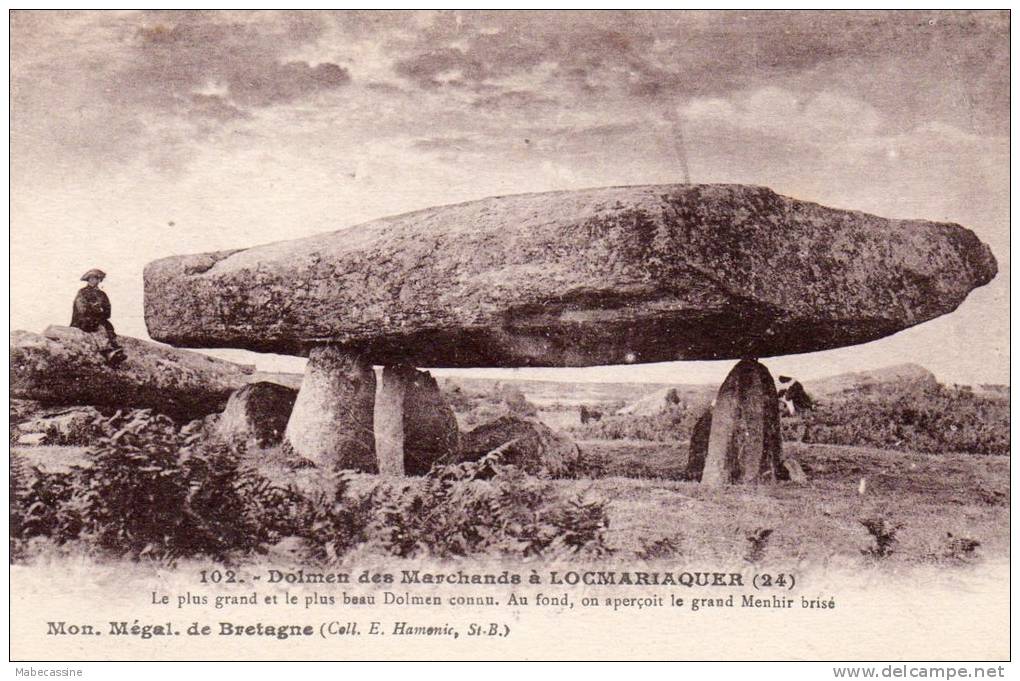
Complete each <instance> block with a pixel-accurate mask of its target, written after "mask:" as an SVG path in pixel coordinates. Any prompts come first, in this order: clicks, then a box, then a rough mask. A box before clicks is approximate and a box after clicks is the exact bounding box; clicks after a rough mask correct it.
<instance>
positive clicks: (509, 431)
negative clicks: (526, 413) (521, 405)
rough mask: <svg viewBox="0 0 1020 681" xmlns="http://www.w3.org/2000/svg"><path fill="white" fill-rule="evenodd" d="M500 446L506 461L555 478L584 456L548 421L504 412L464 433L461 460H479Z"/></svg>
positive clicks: (526, 470)
mask: <svg viewBox="0 0 1020 681" xmlns="http://www.w3.org/2000/svg"><path fill="white" fill-rule="evenodd" d="M496 449H500V461H501V462H502V463H505V464H513V465H515V466H517V467H519V468H521V469H522V470H524V471H525V472H527V473H532V474H535V475H542V476H547V477H553V478H555V477H560V476H563V475H565V474H566V473H567V472H568V470H569V468H570V466H571V464H574V463H576V462H577V461H578V460H579V459H580V456H581V450H580V449H579V448H578V446H577V445H576V444H575V443H574V441H573V440H571V439H570V438H569V437H567V436H566V435H564V434H562V433H558V432H556V431H554V430H553V429H551V428H549V426H547V425H545V424H544V423H542V422H540V421H538V420H536V419H525V418H520V417H517V416H502V417H500V418H498V419H496V420H495V421H490V422H489V423H484V424H482V425H480V426H478V427H477V428H474V429H473V430H470V431H468V432H467V433H464V434H462V435H461V451H460V455H459V456H458V458H457V461H477V460H479V459H481V458H482V457H484V456H485V455H486V454H488V453H490V452H492V451H494V450H496Z"/></svg>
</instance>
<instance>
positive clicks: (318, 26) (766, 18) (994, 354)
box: [10, 11, 1009, 384]
mask: <svg viewBox="0 0 1020 681" xmlns="http://www.w3.org/2000/svg"><path fill="white" fill-rule="evenodd" d="M10 27H11V33H10V45H11V115H10V135H11V145H10V150H11V325H12V328H16V329H28V330H32V331H41V330H42V329H43V328H45V327H46V326H47V325H49V324H54V323H59V324H66V323H68V321H69V317H70V311H71V301H72V300H73V298H74V294H75V292H76V290H77V289H78V287H79V286H80V282H79V281H78V278H79V277H80V275H81V274H82V273H83V272H84V271H86V270H87V269H89V268H92V267H99V268H101V269H103V270H105V271H106V272H107V273H108V278H107V279H106V281H105V282H104V288H105V289H106V291H107V292H108V293H109V295H110V297H111V299H112V301H113V322H114V324H115V326H116V327H117V330H118V332H119V333H122V334H127V335H132V336H138V337H142V338H146V337H147V334H146V330H145V324H144V319H143V312H142V310H143V308H142V268H143V267H144V265H145V264H146V263H147V262H149V261H151V260H154V259H157V258H161V257H165V256H168V255H175V254H184V253H195V252H203V251H210V250H219V249H226V248H240V247H245V246H253V245H257V244H261V243H266V242H272V241H279V240H283V239H291V238H297V237H303V236H308V235H312V234H315V233H318V232H324V231H333V230H336V229H340V228H342V227H346V226H350V225H355V224H358V223H360V222H364V221H367V220H371V219H374V218H378V217H383V216H386V215H392V214H398V213H403V212H406V211H410V210H416V209H419V208H426V207H430V206H437V205H443V204H448V203H456V202H460V201H466V200H471V199H478V198H483V197H486V196H492V195H502V194H511V193H521V192H535V191H551V190H562V189H580V188H585V187H598V186H613V185H629V184H656V183H672V182H678V181H681V180H682V177H683V175H682V163H681V156H682V155H684V154H685V157H686V161H687V165H688V167H689V172H690V180H691V181H692V182H696V183H711V182H732V183H746V184H755V185H765V186H768V187H771V188H772V189H774V190H775V191H777V192H779V193H781V194H785V195H787V196H791V197H795V198H798V199H804V200H809V201H816V202H819V203H822V204H825V205H828V206H832V207H837V208H848V209H856V210H863V211H866V212H870V213H875V214H877V215H881V216H883V217H890V218H921V219H929V220H939V221H950V222H956V223H959V224H962V225H964V226H966V227H968V228H970V229H972V230H974V232H976V233H977V235H978V236H979V237H980V238H981V239H982V240H983V241H984V242H986V243H988V244H989V245H990V246H991V248H992V251H993V253H994V254H995V256H996V258H997V259H998V263H999V275H998V276H997V277H996V279H995V280H994V281H993V282H992V283H991V284H989V285H988V286H985V287H983V288H981V289H978V290H976V291H974V292H973V293H971V295H970V296H969V297H968V299H967V300H966V301H965V302H964V303H963V305H961V307H960V308H959V309H958V310H957V311H955V312H954V313H952V314H949V315H946V316H944V317H940V318H938V319H935V320H933V321H930V322H927V323H925V324H922V325H919V326H917V327H914V328H911V329H908V330H906V331H903V332H901V333H899V334H896V335H894V336H891V337H888V338H885V339H882V340H879V341H875V342H872V343H868V344H865V345H860V346H854V347H851V348H843V349H839V350H831V351H826V352H819V353H810V354H806V355H798V356H789V357H781V358H771V359H768V360H766V362H765V363H766V364H767V365H768V366H769V368H770V369H772V370H773V372H774V373H790V374H793V375H796V376H798V377H803V378H813V377H820V376H825V375H829V374H833V373H840V372H843V371H854V370H866V369H874V368H878V367H882V366H886V365H890V364H897V363H902V362H915V363H918V364H921V365H923V366H925V367H927V368H929V369H930V370H932V371H933V372H934V373H935V374H936V376H938V377H939V378H940V379H941V380H943V381H946V382H954V383H963V384H971V383H1008V382H1009V374H1008V371H1009V15H1008V13H1006V12H977V13H968V12H938V11H928V12H923V11H922V12H750V11H726V12H721V11H720V12H555V13H544V12H466V11H452V12H336V13H333V12H323V11H314V12H267V11H258V12H246V13H235V12H224V11H211V12H198V11H189V12H120V11H92V12H63V11H61V12H32V11H15V12H13V13H12V14H11V19H10ZM680 134H682V137H683V144H682V147H681V146H680V145H679V144H678V142H677V140H678V137H679V135H680ZM212 354H216V355H218V356H221V357H227V358H230V359H235V360H238V361H244V362H247V363H254V364H256V365H257V366H259V368H261V369H265V370H300V368H301V366H302V362H303V360H299V359H296V358H280V357H276V356H271V355H256V354H254V353H248V352H243V351H216V352H215V353H212ZM732 365H733V363H732V362H675V363H668V364H655V365H637V366H634V365H629V366H621V367H610V368H600V369H555V370H542V369H521V370H503V371H499V370H485V371H482V370H462V371H460V372H456V371H442V372H437V373H443V374H456V373H465V371H466V372H467V373H471V374H474V375H487V376H497V377H506V378H511V377H521V378H551V379H562V380H614V381H662V382H686V383H700V382H712V381H720V380H721V379H722V378H723V377H724V376H725V374H726V372H727V371H728V370H729V369H730V368H731V367H732Z"/></svg>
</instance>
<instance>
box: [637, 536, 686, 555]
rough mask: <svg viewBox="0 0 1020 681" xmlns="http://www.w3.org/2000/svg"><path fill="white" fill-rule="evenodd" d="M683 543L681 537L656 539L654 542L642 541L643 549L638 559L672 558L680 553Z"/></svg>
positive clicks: (639, 552) (638, 553)
mask: <svg viewBox="0 0 1020 681" xmlns="http://www.w3.org/2000/svg"><path fill="white" fill-rule="evenodd" d="M681 542H682V538H681V537H680V535H674V536H672V537H662V538H661V539H656V540H655V541H653V542H649V541H648V540H646V539H642V540H641V549H640V550H639V551H638V552H637V557H638V558H640V559H642V560H659V559H662V558H672V557H674V556H676V555H678V554H679V553H680V550H681V547H682V543H681Z"/></svg>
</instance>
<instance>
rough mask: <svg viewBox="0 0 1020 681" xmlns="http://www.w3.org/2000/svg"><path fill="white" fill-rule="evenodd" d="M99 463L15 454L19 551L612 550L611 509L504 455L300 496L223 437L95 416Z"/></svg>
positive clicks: (336, 555) (332, 558) (148, 417)
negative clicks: (287, 543) (393, 481)
mask: <svg viewBox="0 0 1020 681" xmlns="http://www.w3.org/2000/svg"><path fill="white" fill-rule="evenodd" d="M101 421H102V423H101V424H99V425H100V426H101V430H102V431H103V432H104V433H106V434H104V435H103V436H102V437H101V438H100V441H99V444H97V445H96V446H95V447H94V448H93V449H92V450H91V457H92V461H91V465H88V466H78V467H72V469H71V471H70V472H68V473H46V472H43V471H40V470H38V469H32V470H29V469H28V468H27V466H26V465H25V464H24V462H23V460H21V459H20V458H19V457H14V458H12V460H11V494H10V498H11V508H10V514H11V556H12V560H15V559H19V558H20V557H23V554H24V552H23V551H22V549H23V547H24V544H25V542H26V541H27V540H28V539H31V538H33V537H49V538H51V539H52V540H53V541H54V542H56V543H65V542H68V541H71V540H81V541H82V542H83V543H84V545H85V546H86V547H88V548H91V549H95V550H97V551H102V552H106V553H109V554H114V555H126V556H129V557H131V558H134V559H140V558H151V559H157V560H163V561H167V562H170V563H172V562H174V561H176V560H178V559H180V558H184V557H209V558H213V559H215V560H219V561H225V562H227V561H232V560H234V559H235V558H238V557H240V556H243V555H246V554H251V553H260V552H264V551H266V550H267V549H268V548H269V547H270V546H272V545H273V544H275V543H277V542H279V541H280V540H282V539H284V538H286V537H299V538H301V539H302V540H304V543H305V545H306V546H307V548H308V550H309V553H310V557H311V558H312V559H313V560H318V561H321V562H337V561H339V560H340V559H342V558H343V556H344V555H345V554H347V553H348V552H349V551H351V550H352V549H354V548H355V547H358V546H361V545H370V546H373V547H375V548H377V549H379V550H381V551H383V552H386V553H390V554H393V555H397V556H417V555H428V556H436V557H452V556H466V555H469V554H473V553H479V552H493V553H502V554H517V555H524V556H531V555H539V554H543V553H571V554H579V553H586V554H594V555H601V554H604V553H607V552H608V551H609V549H608V548H607V546H606V544H605V530H606V528H607V527H608V519H607V515H606V509H605V504H604V503H602V502H597V501H594V502H593V501H585V500H583V499H581V498H570V499H562V498H560V496H559V495H557V494H555V493H554V491H553V488H552V487H551V486H550V485H549V484H548V483H545V482H541V481H539V480H537V479H535V478H532V477H530V476H527V475H525V474H524V473H522V472H521V471H520V470H518V469H517V468H515V467H513V466H505V465H502V464H500V462H499V460H498V457H497V456H489V457H486V458H484V459H483V460H481V461H478V462H473V463H462V464H459V465H454V466H444V467H437V468H434V469H433V471H432V472H431V473H430V474H429V476H428V477H427V478H425V479H423V480H418V481H414V482H412V483H410V484H408V485H407V486H405V487H403V488H401V489H398V490H393V489H390V488H386V487H381V486H378V485H377V486H374V487H373V489H371V490H369V491H365V492H356V491H355V490H354V488H353V485H352V478H351V477H350V476H348V475H344V474H338V475H335V476H334V478H333V480H332V485H331V488H332V489H331V491H330V492H329V493H322V494H318V495H311V496H309V495H306V494H304V493H302V492H300V491H298V490H296V489H294V488H293V487H281V486H279V485H276V484H274V483H272V482H271V481H270V480H268V479H267V478H265V477H264V476H263V475H261V474H260V473H258V472H257V471H256V470H254V469H252V468H250V467H247V466H245V465H244V464H243V463H242V461H243V459H242V458H241V456H239V454H238V453H235V452H234V451H231V449H230V448H228V447H227V446H225V445H219V446H211V447H210V446H205V445H203V444H202V442H201V436H200V435H197V434H194V433H191V432H190V431H188V430H185V431H183V432H182V431H180V430H179V429H178V428H177V427H176V425H175V424H174V423H173V422H172V421H170V420H169V419H167V418H166V417H163V416H159V415H155V414H152V413H151V412H147V411H143V412H130V413H126V414H125V413H120V412H118V414H117V415H115V416H114V417H112V418H110V419H101Z"/></svg>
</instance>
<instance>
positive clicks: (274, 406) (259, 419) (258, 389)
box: [215, 381, 297, 448]
mask: <svg viewBox="0 0 1020 681" xmlns="http://www.w3.org/2000/svg"><path fill="white" fill-rule="evenodd" d="M296 399H297V390H294V389H293V388H288V387H287V386H283V385H280V384H278V383H270V382H269V381H259V382H257V383H251V384H249V385H246V386H244V387H243V388H241V389H239V390H236V391H234V394H233V395H231V396H230V399H229V400H227V408H226V409H224V410H223V414H222V416H221V417H220V419H219V421H218V423H217V424H216V430H215V433H216V437H217V438H218V439H221V440H223V441H226V442H240V443H244V444H245V445H246V446H249V447H259V448H262V447H272V446H274V445H278V444H280V442H281V441H282V440H283V433H284V431H285V430H286V428H287V422H288V421H289V420H290V414H291V411H292V410H293V409H294V401H295V400H296Z"/></svg>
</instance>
